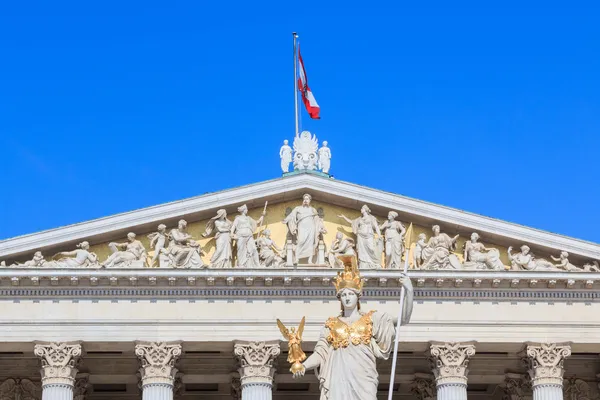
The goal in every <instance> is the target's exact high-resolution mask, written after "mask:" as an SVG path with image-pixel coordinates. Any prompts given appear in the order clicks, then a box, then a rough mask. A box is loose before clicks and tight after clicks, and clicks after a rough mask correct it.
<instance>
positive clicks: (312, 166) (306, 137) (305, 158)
mask: <svg viewBox="0 0 600 400" xmlns="http://www.w3.org/2000/svg"><path fill="white" fill-rule="evenodd" d="M293 146H294V148H293V156H292V148H291V147H290V146H289V145H288V141H287V140H284V141H283V146H281V148H280V149H279V157H280V159H281V171H282V172H283V173H284V174H287V173H289V164H290V162H292V161H293V163H294V171H317V172H322V173H323V174H325V175H329V169H330V167H331V149H330V148H329V147H328V143H327V141H323V144H322V145H321V147H320V148H319V140H318V139H317V136H316V135H313V134H311V133H310V132H309V131H302V132H301V133H300V134H299V135H296V137H295V138H294V144H293Z"/></svg>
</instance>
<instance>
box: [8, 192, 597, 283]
mask: <svg viewBox="0 0 600 400" xmlns="http://www.w3.org/2000/svg"><path fill="white" fill-rule="evenodd" d="M237 210H238V212H239V214H238V215H236V216H235V218H234V219H233V221H231V220H230V219H229V218H228V215H227V211H226V210H225V209H219V210H218V211H217V212H216V215H214V216H213V217H212V218H210V219H209V220H208V221H207V222H206V225H205V227H204V232H203V234H202V238H204V239H206V240H207V241H209V242H210V243H211V245H210V246H212V243H213V242H212V241H213V240H214V252H213V253H212V254H211V257H210V260H206V261H205V259H204V258H203V257H204V256H205V255H206V254H205V252H204V250H203V248H202V246H201V244H200V241H199V240H196V239H195V238H193V237H192V235H191V234H190V233H188V231H187V226H188V224H187V221H185V220H183V219H182V220H180V221H179V222H178V224H177V227H174V228H172V229H170V230H168V228H167V226H166V225H165V224H159V225H158V227H157V230H156V231H155V232H153V233H150V234H148V235H147V237H148V240H149V244H148V246H149V249H150V252H149V253H148V252H147V250H146V248H145V247H144V244H143V243H142V242H141V241H139V240H138V239H137V236H136V233H134V232H129V233H128V234H127V240H126V241H123V242H110V243H108V244H107V245H106V246H107V247H108V250H109V255H108V256H107V258H106V259H105V260H104V261H101V260H100V259H99V257H98V255H97V254H96V253H95V252H94V251H92V250H91V246H90V243H89V242H88V241H82V242H81V243H79V244H78V245H77V246H76V249H74V250H72V251H64V252H60V253H57V254H55V255H54V256H52V257H50V258H49V259H46V258H45V257H44V255H43V253H42V251H40V250H37V251H35V252H34V254H33V256H32V258H31V259H29V260H27V261H24V262H16V263H14V264H12V265H9V266H7V265H6V263H4V262H2V263H0V267H2V268H7V267H8V268H55V269H65V268H108V269H113V268H115V269H117V268H156V267H159V268H214V269H219V268H284V267H293V266H296V265H303V266H307V267H329V268H342V267H343V266H342V264H341V263H340V262H339V260H338V256H342V255H346V256H351V255H356V256H357V258H358V268H360V269H361V270H362V269H382V268H386V269H390V270H398V269H401V268H402V267H403V265H404V262H405V261H406V259H405V257H406V255H408V257H409V261H410V263H409V264H410V265H411V268H412V269H416V270H419V269H422V270H457V271H460V270H480V271H503V270H507V271H532V272H534V271H535V272H551V271H561V272H588V273H594V272H600V265H599V262H598V260H589V261H587V262H585V263H583V265H576V264H574V263H573V262H571V259H572V257H571V256H570V254H569V253H568V252H567V251H557V253H555V254H557V255H555V254H550V255H548V258H543V257H538V256H536V255H534V254H533V253H532V251H531V249H530V248H529V246H528V245H525V244H524V245H522V246H521V247H520V251H518V252H515V251H514V249H513V247H512V246H510V247H508V249H507V250H506V251H505V253H504V254H503V253H502V252H503V251H504V250H501V249H499V248H496V247H493V246H489V245H487V244H483V243H482V242H481V241H480V235H479V233H477V232H473V233H472V234H471V235H470V239H469V240H467V241H465V242H464V245H463V247H462V248H461V249H458V240H459V235H454V236H450V235H448V234H446V233H444V232H442V231H441V229H440V226H439V225H437V224H435V225H433V226H432V228H431V230H432V234H431V236H430V237H429V238H427V235H426V234H425V233H423V232H420V233H419V234H417V235H416V237H413V234H412V232H413V225H412V224H410V226H409V229H406V227H405V224H404V223H402V222H401V221H399V220H398V212H396V211H389V212H388V214H387V219H386V220H385V221H383V222H382V223H381V224H380V223H379V222H378V220H377V218H376V217H375V216H374V215H372V213H371V209H370V208H369V206H368V205H363V206H362V207H361V209H360V216H358V217H356V218H348V217H346V216H345V215H343V214H340V215H338V217H339V218H340V219H342V220H343V221H345V223H346V224H348V225H349V227H350V228H351V232H349V231H348V229H347V228H346V226H347V225H346V226H344V224H343V223H341V224H338V226H337V229H338V231H337V232H335V236H334V239H333V241H332V242H331V243H328V244H327V245H326V244H325V236H326V235H327V234H328V233H327V229H326V227H325V220H324V210H323V208H322V207H320V208H319V209H316V208H315V207H314V206H313V205H312V196H311V195H310V194H308V193H307V194H304V195H303V196H302V203H301V204H299V205H297V206H295V207H294V208H293V209H292V208H291V207H290V208H288V210H287V211H286V216H285V218H284V219H283V221H282V223H283V224H285V227H286V228H287V229H286V231H287V236H286V237H285V238H281V236H276V235H273V236H272V235H271V232H272V231H274V229H269V227H268V226H263V222H264V219H265V216H266V212H267V203H265V207H264V209H263V211H262V213H261V214H260V217H259V218H258V219H254V218H252V217H251V216H249V215H248V207H247V206H246V205H245V204H244V205H241V206H240V207H238V209H237ZM328 223H334V224H336V223H337V222H331V221H330V222H328ZM419 229H421V228H419ZM279 232H281V231H279ZM332 233H333V232H331V233H330V234H332ZM278 238H279V239H278ZM278 240H280V242H279V243H278V242H277V241H278ZM206 243H207V242H206ZM205 247H207V248H208V247H209V245H208V244H207V245H206V246H205ZM102 254H103V253H102ZM502 260H507V261H506V263H507V264H508V265H504V262H503V261H502Z"/></svg>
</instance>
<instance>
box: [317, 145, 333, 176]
mask: <svg viewBox="0 0 600 400" xmlns="http://www.w3.org/2000/svg"><path fill="white" fill-rule="evenodd" d="M330 167H331V149H330V148H329V147H327V141H326V140H325V141H323V146H321V148H320V149H319V168H321V171H323V173H325V174H328V173H329V168H330Z"/></svg>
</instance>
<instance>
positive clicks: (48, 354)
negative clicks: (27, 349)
mask: <svg viewBox="0 0 600 400" xmlns="http://www.w3.org/2000/svg"><path fill="white" fill-rule="evenodd" d="M33 352H34V354H35V355H36V356H38V357H39V358H40V360H41V362H42V368H41V370H40V373H41V375H42V400H73V389H74V387H75V376H76V375H77V368H76V365H77V362H78V361H79V357H80V356H81V344H80V342H65V343H56V342H36V344H35V347H34V348H33Z"/></svg>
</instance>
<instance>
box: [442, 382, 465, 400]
mask: <svg viewBox="0 0 600 400" xmlns="http://www.w3.org/2000/svg"><path fill="white" fill-rule="evenodd" d="M437 400H467V385H465V384H464V383H444V384H441V385H438V386H437Z"/></svg>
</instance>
